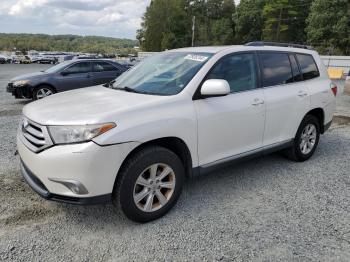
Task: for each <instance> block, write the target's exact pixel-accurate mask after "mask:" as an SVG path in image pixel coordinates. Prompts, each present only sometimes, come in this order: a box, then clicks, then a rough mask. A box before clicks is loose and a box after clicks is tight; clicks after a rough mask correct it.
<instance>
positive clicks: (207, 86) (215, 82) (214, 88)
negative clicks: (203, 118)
mask: <svg viewBox="0 0 350 262" xmlns="http://www.w3.org/2000/svg"><path fill="white" fill-rule="evenodd" d="M229 93H230V85H229V84H228V82H227V81H226V80H224V79H209V80H206V81H205V82H204V83H203V85H202V88H201V95H202V96H204V97H211V96H226V95H228V94H229Z"/></svg>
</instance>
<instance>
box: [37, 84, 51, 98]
mask: <svg viewBox="0 0 350 262" xmlns="http://www.w3.org/2000/svg"><path fill="white" fill-rule="evenodd" d="M54 93H55V90H54V89H53V88H52V87H51V86H46V85H42V86H39V87H37V88H35V89H34V91H33V99H34V100H39V99H42V98H44V97H47V96H50V95H53V94H54Z"/></svg>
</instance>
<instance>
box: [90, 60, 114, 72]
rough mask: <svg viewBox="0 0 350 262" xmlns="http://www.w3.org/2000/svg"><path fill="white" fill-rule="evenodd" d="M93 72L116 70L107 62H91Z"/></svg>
mask: <svg viewBox="0 0 350 262" xmlns="http://www.w3.org/2000/svg"><path fill="white" fill-rule="evenodd" d="M92 66H93V70H94V72H103V71H117V70H118V69H117V68H116V67H114V66H112V65H111V64H109V63H107V62H93V63H92Z"/></svg>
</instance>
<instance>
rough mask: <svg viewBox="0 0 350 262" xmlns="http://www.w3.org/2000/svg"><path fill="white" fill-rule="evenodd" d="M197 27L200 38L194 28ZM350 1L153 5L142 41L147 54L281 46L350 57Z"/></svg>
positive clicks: (156, 1) (197, 0) (177, 0)
mask: <svg viewBox="0 0 350 262" xmlns="http://www.w3.org/2000/svg"><path fill="white" fill-rule="evenodd" d="M193 25H194V32H193V30H192V29H193V28H192V26H193ZM349 28H350V1H349V0H241V1H240V2H239V4H238V5H237V6H236V5H235V2H234V0H152V1H151V3H150V5H149V6H148V8H147V10H146V12H145V14H144V16H143V18H142V24H141V28H140V29H139V30H138V31H137V39H138V40H139V42H140V43H141V47H142V49H143V50H145V51H162V50H166V49H173V48H179V47H185V46H190V45H191V44H192V34H193V33H194V45H195V46H203V45H230V44H244V43H247V42H251V41H275V42H288V43H298V44H308V45H312V46H313V47H314V48H316V49H317V50H318V51H319V52H320V53H322V54H334V55H350V29H349Z"/></svg>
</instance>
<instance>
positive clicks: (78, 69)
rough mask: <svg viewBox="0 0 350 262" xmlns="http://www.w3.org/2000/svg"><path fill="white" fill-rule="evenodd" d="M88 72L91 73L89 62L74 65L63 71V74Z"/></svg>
mask: <svg viewBox="0 0 350 262" xmlns="http://www.w3.org/2000/svg"><path fill="white" fill-rule="evenodd" d="M90 71H91V68H90V62H80V63H76V64H74V65H72V66H70V67H68V68H66V69H65V70H64V72H67V73H70V74H78V73H88V72H90Z"/></svg>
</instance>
